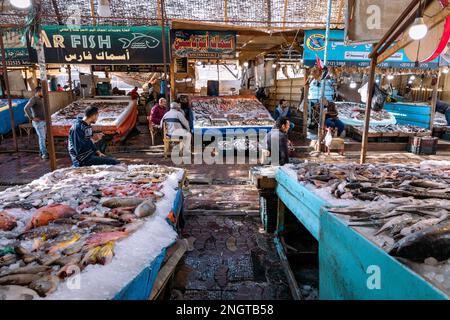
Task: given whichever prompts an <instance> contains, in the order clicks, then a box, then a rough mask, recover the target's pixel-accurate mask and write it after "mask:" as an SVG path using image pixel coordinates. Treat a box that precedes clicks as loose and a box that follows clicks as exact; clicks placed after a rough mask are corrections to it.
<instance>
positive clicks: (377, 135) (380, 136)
mask: <svg viewBox="0 0 450 320" xmlns="http://www.w3.org/2000/svg"><path fill="white" fill-rule="evenodd" d="M347 128H348V132H349V135H350V136H351V137H352V138H353V139H354V140H356V141H359V142H361V141H362V136H363V130H362V128H361V127H355V126H347ZM428 135H430V132H429V131H426V132H414V133H413V132H404V131H388V132H370V131H369V142H380V143H389V142H408V141H409V140H408V139H409V138H410V137H413V136H415V137H423V136H428Z"/></svg>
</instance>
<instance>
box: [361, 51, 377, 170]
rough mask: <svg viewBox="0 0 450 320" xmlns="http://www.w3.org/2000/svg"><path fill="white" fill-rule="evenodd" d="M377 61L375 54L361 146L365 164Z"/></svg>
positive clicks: (371, 60) (362, 160)
mask: <svg viewBox="0 0 450 320" xmlns="http://www.w3.org/2000/svg"><path fill="white" fill-rule="evenodd" d="M377 59H378V56H377V55H376V54H375V55H373V56H372V58H371V59H370V72H369V84H368V86H367V90H368V92H367V103H366V114H365V117H364V129H363V130H364V131H363V140H362V145H361V157H360V163H361V164H363V163H365V162H366V153H367V145H368V142H369V124H370V112H371V110H372V98H373V90H374V86H375V68H376V67H377Z"/></svg>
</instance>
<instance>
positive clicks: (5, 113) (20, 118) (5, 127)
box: [0, 99, 28, 134]
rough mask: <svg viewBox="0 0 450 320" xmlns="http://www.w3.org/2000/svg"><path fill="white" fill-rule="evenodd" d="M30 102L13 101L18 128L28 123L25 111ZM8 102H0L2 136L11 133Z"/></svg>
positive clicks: (0, 129)
mask: <svg viewBox="0 0 450 320" xmlns="http://www.w3.org/2000/svg"><path fill="white" fill-rule="evenodd" d="M27 102H28V100H23V99H20V100H12V106H13V115H14V123H15V125H16V127H17V126H19V124H22V123H26V122H28V118H27V117H26V116H25V112H24V111H23V109H24V107H25V105H26V104H27ZM8 109H9V107H8V100H0V134H6V133H8V132H10V131H11V119H10V118H9V110H8Z"/></svg>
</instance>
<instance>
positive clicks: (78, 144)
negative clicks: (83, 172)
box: [69, 118, 97, 164]
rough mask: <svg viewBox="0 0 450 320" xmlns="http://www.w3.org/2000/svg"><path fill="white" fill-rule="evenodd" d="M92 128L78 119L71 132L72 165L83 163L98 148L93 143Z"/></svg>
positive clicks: (70, 150)
mask: <svg viewBox="0 0 450 320" xmlns="http://www.w3.org/2000/svg"><path fill="white" fill-rule="evenodd" d="M92 134H93V133H92V127H91V126H90V125H89V124H87V123H86V122H84V121H83V119H81V118H78V119H77V120H76V122H75V123H74V124H73V125H72V127H71V128H70V130H69V154H70V158H71V159H72V163H74V164H75V163H78V164H80V163H82V162H83V161H84V160H86V159H87V158H89V157H90V156H92V155H95V153H96V152H97V148H96V147H95V145H94V142H92Z"/></svg>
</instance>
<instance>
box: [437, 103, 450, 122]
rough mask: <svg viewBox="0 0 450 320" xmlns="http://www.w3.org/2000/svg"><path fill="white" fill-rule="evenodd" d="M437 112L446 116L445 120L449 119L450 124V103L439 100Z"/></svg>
mask: <svg viewBox="0 0 450 320" xmlns="http://www.w3.org/2000/svg"><path fill="white" fill-rule="evenodd" d="M436 112H439V113H442V114H443V115H444V116H445V120H447V125H448V126H450V103H448V102H445V101H442V100H437V101H436Z"/></svg>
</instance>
